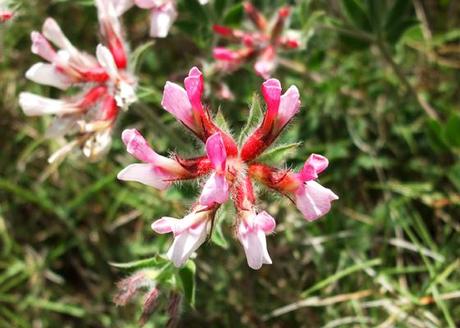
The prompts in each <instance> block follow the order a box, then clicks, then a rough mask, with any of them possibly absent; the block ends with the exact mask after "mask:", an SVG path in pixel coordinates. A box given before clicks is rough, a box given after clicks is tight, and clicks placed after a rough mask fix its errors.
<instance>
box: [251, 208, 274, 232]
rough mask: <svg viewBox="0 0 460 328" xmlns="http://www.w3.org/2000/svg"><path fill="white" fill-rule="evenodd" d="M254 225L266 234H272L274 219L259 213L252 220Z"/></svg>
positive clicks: (264, 213)
mask: <svg viewBox="0 0 460 328" xmlns="http://www.w3.org/2000/svg"><path fill="white" fill-rule="evenodd" d="M254 224H255V225H256V226H257V227H258V228H260V229H262V230H263V231H264V232H265V233H266V234H269V233H272V232H273V231H274V230H275V227H276V222H275V219H274V218H273V217H272V216H271V215H270V214H268V213H267V212H265V211H262V212H260V213H259V214H257V216H256V217H255V218H254Z"/></svg>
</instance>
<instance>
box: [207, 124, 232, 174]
mask: <svg viewBox="0 0 460 328" xmlns="http://www.w3.org/2000/svg"><path fill="white" fill-rule="evenodd" d="M206 154H207V155H208V158H209V160H210V161H211V163H212V165H213V166H214V168H215V169H216V170H217V172H221V173H222V172H224V171H225V165H226V161H227V152H226V151H225V145H224V141H223V139H222V136H221V135H220V133H219V132H216V133H214V134H213V135H212V136H210V137H209V138H208V140H206Z"/></svg>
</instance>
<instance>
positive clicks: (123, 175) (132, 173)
mask: <svg viewBox="0 0 460 328" xmlns="http://www.w3.org/2000/svg"><path fill="white" fill-rule="evenodd" d="M117 178H118V179H119V180H123V181H136V182H140V183H143V184H145V185H147V186H151V187H154V188H156V189H158V190H164V189H166V188H168V187H169V185H170V184H171V181H168V180H169V179H171V177H170V176H169V175H167V174H165V173H163V172H162V171H161V169H158V168H157V167H155V166H154V165H153V164H143V163H142V164H141V163H136V164H131V165H128V166H127V167H125V168H124V169H123V170H121V171H120V172H119V173H118V175H117Z"/></svg>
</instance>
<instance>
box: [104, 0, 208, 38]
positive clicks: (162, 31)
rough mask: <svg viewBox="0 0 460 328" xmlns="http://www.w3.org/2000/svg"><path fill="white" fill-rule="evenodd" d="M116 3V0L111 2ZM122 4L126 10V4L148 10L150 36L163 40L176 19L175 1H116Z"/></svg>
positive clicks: (203, 1)
mask: <svg viewBox="0 0 460 328" xmlns="http://www.w3.org/2000/svg"><path fill="white" fill-rule="evenodd" d="M113 1H116V2H117V0H113ZM118 2H123V5H122V6H121V7H123V8H126V7H127V6H128V2H129V3H130V4H131V5H132V4H133V2H134V4H135V5H136V6H137V7H139V8H141V9H147V10H150V36H152V37H154V38H165V37H166V36H167V35H168V32H169V29H170V28H171V26H172V24H173V23H174V21H175V20H176V18H177V3H176V0H118ZM199 2H200V4H202V5H204V4H207V3H208V0H199Z"/></svg>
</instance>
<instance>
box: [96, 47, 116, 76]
mask: <svg viewBox="0 0 460 328" xmlns="http://www.w3.org/2000/svg"><path fill="white" fill-rule="evenodd" d="M96 56H97V61H98V62H99V64H100V65H101V66H102V67H103V68H105V70H106V71H107V74H109V75H110V77H111V78H112V79H116V78H117V77H118V69H117V65H116V64H115V60H114V59H113V56H112V53H111V52H110V50H109V49H107V47H104V46H103V45H102V44H99V45H98V46H97V49H96Z"/></svg>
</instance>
